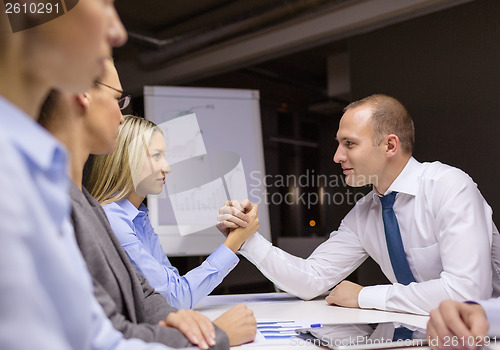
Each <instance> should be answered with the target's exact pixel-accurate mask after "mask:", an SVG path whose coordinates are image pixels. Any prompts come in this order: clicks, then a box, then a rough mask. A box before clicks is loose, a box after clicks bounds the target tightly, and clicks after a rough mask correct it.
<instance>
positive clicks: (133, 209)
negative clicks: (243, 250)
mask: <svg viewBox="0 0 500 350" xmlns="http://www.w3.org/2000/svg"><path fill="white" fill-rule="evenodd" d="M165 151H166V146H165V141H164V139H163V132H162V130H161V129H160V128H159V127H158V126H156V125H155V124H154V123H152V122H150V121H148V120H145V119H143V118H139V117H134V116H127V117H126V118H125V123H124V124H123V125H122V126H121V129H120V135H119V137H118V147H117V149H116V151H115V152H114V153H112V154H110V155H103V156H98V157H97V158H96V160H95V162H94V166H93V169H92V171H91V174H90V179H89V184H88V188H89V191H90V192H91V194H92V196H94V197H95V198H97V200H98V201H99V202H100V203H101V204H102V205H103V208H104V211H105V212H106V215H107V216H108V219H109V222H110V224H111V227H112V229H113V231H114V232H115V234H116V236H117V237H118V240H119V241H120V243H121V245H122V247H123V249H124V250H125V251H126V253H127V255H128V257H129V259H130V261H131V262H132V264H133V265H134V266H135V267H136V268H137V270H138V271H139V272H140V273H141V274H143V275H144V276H145V277H146V278H147V279H148V282H149V283H150V284H151V285H152V286H153V287H154V288H155V289H156V290H157V291H158V292H159V293H161V294H162V295H163V296H164V297H165V299H166V300H167V301H168V303H169V304H171V305H172V306H174V307H177V308H193V307H194V306H195V305H196V304H197V303H198V302H199V301H200V300H201V299H202V298H204V297H205V296H207V295H208V294H209V293H210V292H212V290H213V289H214V288H215V287H216V286H217V285H218V284H219V283H220V282H221V281H222V280H223V278H224V277H225V276H226V275H227V274H228V273H229V272H230V271H231V270H232V269H233V268H234V266H236V264H237V263H238V261H239V259H238V257H237V256H236V254H235V252H236V251H237V250H238V249H239V248H240V247H241V245H242V244H243V243H244V242H245V241H246V240H247V239H248V238H249V237H251V236H252V235H253V234H254V233H255V232H256V231H257V229H258V226H259V221H258V217H257V206H255V207H254V208H253V209H252V211H251V212H249V213H248V214H247V216H248V217H247V222H248V224H247V226H246V227H243V228H239V229H236V230H234V231H232V232H231V233H230V234H229V235H228V236H227V238H226V241H225V242H224V244H222V245H221V246H220V247H218V248H217V249H216V250H215V251H214V252H213V253H212V254H211V255H210V256H209V257H208V258H207V259H206V260H205V261H204V262H203V263H202V264H201V265H200V266H198V267H197V268H195V269H193V270H191V271H189V272H188V273H187V274H185V275H184V276H180V275H179V272H178V270H177V269H176V268H175V267H173V266H172V264H171V263H170V261H169V260H168V258H167V256H166V255H165V253H164V251H163V248H162V246H161V245H160V242H159V238H158V235H157V234H156V233H155V232H154V229H153V227H152V225H151V222H150V221H149V218H148V216H147V213H148V209H147V208H146V206H145V205H144V204H143V203H142V202H143V200H144V198H145V197H146V196H147V195H148V194H159V193H160V192H161V191H162V188H163V185H164V184H165V175H166V174H168V173H169V172H170V167H169V165H168V163H167V161H166V160H165V157H164V156H165Z"/></svg>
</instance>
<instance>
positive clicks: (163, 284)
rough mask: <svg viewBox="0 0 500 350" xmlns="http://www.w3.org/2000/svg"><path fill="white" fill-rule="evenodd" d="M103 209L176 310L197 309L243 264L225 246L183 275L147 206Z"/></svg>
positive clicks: (131, 254)
mask: <svg viewBox="0 0 500 350" xmlns="http://www.w3.org/2000/svg"><path fill="white" fill-rule="evenodd" d="M103 208H104V211H105V212H106V215H107V216H108V219H109V222H110V224H111V228H112V229H113V231H114V232H115V235H116V237H117V238H118V240H119V241H120V244H121V245H122V247H123V249H124V250H125V252H126V253H127V255H128V257H129V259H130V261H131V262H132V264H133V265H134V266H135V268H136V269H137V270H138V271H139V272H140V273H141V274H142V275H144V276H145V277H146V278H147V280H148V282H149V284H151V285H152V286H153V287H154V288H155V289H156V290H157V291H158V292H159V293H161V294H162V295H163V296H164V297H165V299H166V300H167V301H168V303H169V304H170V305H172V306H174V307H176V308H179V309H187V308H193V307H194V306H195V305H196V304H197V303H198V302H199V301H200V300H201V299H203V298H204V297H206V296H207V295H208V294H210V292H212V291H213V290H214V288H215V287H216V286H217V285H219V284H220V283H221V282H222V280H223V279H224V277H226V276H227V274H228V273H229V272H230V271H231V270H232V269H233V268H234V267H235V266H236V264H237V263H238V261H239V259H238V257H237V256H236V254H235V253H233V252H232V251H231V249H229V248H228V247H226V246H225V245H224V244H222V245H220V246H219V247H218V248H217V249H216V250H215V251H214V252H213V253H212V254H211V255H210V256H209V257H208V258H207V259H206V260H205V261H204V262H203V263H202V264H201V265H200V266H198V267H197V268H195V269H193V270H191V271H189V272H188V273H186V274H185V275H184V276H180V275H179V271H178V270H177V269H176V268H175V267H173V266H172V264H171V263H170V261H169V260H168V258H167V256H166V255H165V253H164V251H163V248H162V246H161V244H160V241H159V238H158V235H157V234H156V233H155V231H154V229H153V226H152V225H151V222H150V220H149V218H148V216H147V213H148V209H147V208H146V206H145V205H144V204H141V205H140V207H139V209H137V208H136V207H135V206H134V205H133V204H132V203H131V202H130V201H129V200H128V199H126V198H123V199H121V200H119V201H116V202H113V203H110V204H107V205H104V206H103Z"/></svg>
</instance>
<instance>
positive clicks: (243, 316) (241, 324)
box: [214, 304, 257, 346]
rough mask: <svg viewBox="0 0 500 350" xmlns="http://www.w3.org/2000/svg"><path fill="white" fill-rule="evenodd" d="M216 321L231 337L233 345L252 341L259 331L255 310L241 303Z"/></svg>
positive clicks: (230, 341) (230, 340)
mask: <svg viewBox="0 0 500 350" xmlns="http://www.w3.org/2000/svg"><path fill="white" fill-rule="evenodd" d="M214 323H215V324H216V325H217V326H219V327H220V328H221V329H222V330H223V331H224V332H226V334H227V336H228V337H229V344H230V345H231V346H236V345H241V344H245V343H248V342H251V341H252V340H254V338H255V334H256V333H257V321H256V320H255V317H254V316H253V311H252V310H250V309H248V308H247V307H246V305H244V304H239V305H236V306H234V307H233V308H231V309H230V310H229V311H226V312H225V313H223V314H222V315H221V316H219V317H218V318H217V319H216V320H215V321H214Z"/></svg>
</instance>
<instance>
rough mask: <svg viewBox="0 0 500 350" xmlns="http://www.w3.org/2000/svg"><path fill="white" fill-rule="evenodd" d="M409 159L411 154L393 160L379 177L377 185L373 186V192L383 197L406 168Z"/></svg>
mask: <svg viewBox="0 0 500 350" xmlns="http://www.w3.org/2000/svg"><path fill="white" fill-rule="evenodd" d="M410 158H411V154H410V155H407V156H406V155H405V156H402V157H399V158H398V159H394V161H393V162H392V163H391V164H389V166H388V167H387V169H386V171H385V173H384V174H383V175H382V176H380V179H379V183H378V184H374V185H373V189H374V190H375V192H377V193H378V194H379V195H381V196H383V195H384V193H385V192H387V190H388V189H389V187H391V185H392V184H393V183H394V181H395V180H396V179H397V178H398V176H399V175H400V174H401V172H402V171H403V169H404V168H405V167H406V164H408V162H409V161H410Z"/></svg>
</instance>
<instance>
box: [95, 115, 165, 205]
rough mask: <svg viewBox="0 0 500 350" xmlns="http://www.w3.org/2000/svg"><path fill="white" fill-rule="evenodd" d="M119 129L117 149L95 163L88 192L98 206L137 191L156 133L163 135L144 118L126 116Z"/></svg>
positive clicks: (99, 157)
mask: <svg viewBox="0 0 500 350" xmlns="http://www.w3.org/2000/svg"><path fill="white" fill-rule="evenodd" d="M124 118H125V122H124V123H123V124H122V125H121V126H120V134H119V135H118V146H117V148H116V150H115V151H114V152H113V153H111V154H105V155H99V156H96V157H95V159H94V164H93V166H92V170H91V171H90V175H89V179H88V183H87V189H88V191H89V192H90V194H91V195H92V196H93V197H94V198H96V199H97V200H98V201H99V203H101V204H108V203H112V202H115V201H118V200H120V199H122V198H125V197H127V196H128V195H129V194H130V193H131V192H132V191H133V190H134V189H135V188H136V187H135V186H134V180H136V179H138V178H139V174H140V173H141V170H142V165H143V163H144V160H145V157H146V156H147V154H148V145H149V143H150V142H151V137H152V136H153V134H154V133H155V132H159V133H160V134H163V132H162V130H161V129H160V127H158V126H157V125H156V124H155V123H153V122H151V121H149V120H146V119H144V118H140V117H136V116H133V115H127V116H125V117H124Z"/></svg>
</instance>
